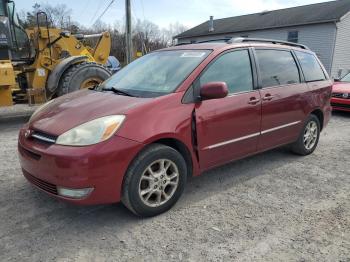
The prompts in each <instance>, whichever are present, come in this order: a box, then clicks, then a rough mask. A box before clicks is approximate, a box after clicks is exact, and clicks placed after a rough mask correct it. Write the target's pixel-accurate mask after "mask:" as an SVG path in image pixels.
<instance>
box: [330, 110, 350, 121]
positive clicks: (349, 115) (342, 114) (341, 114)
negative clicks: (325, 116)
mask: <svg viewBox="0 0 350 262" xmlns="http://www.w3.org/2000/svg"><path fill="white" fill-rule="evenodd" d="M332 115H333V116H337V117H342V118H347V119H349V118H350V112H345V111H333V112H332Z"/></svg>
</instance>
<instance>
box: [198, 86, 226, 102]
mask: <svg viewBox="0 0 350 262" xmlns="http://www.w3.org/2000/svg"><path fill="white" fill-rule="evenodd" d="M227 95H228V88H227V84H226V83H225V82H209V83H206V84H204V85H202V86H201V90H200V96H201V99H202V100H209V99H219V98H224V97H226V96H227Z"/></svg>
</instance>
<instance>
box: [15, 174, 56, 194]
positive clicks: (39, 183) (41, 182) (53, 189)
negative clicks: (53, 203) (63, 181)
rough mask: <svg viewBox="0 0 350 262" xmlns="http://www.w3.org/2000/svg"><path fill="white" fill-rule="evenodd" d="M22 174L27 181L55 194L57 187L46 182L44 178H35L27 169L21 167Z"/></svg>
mask: <svg viewBox="0 0 350 262" xmlns="http://www.w3.org/2000/svg"><path fill="white" fill-rule="evenodd" d="M22 171H23V174H24V176H25V177H26V178H27V179H28V181H29V182H31V183H32V184H33V185H35V186H37V187H39V188H40V189H42V190H44V191H46V192H48V193H51V194H54V195H57V194H58V193H57V187H56V185H54V184H51V183H48V182H46V181H44V180H41V179H39V178H36V177H35V176H32V175H31V174H29V173H28V172H27V171H25V170H24V169H22Z"/></svg>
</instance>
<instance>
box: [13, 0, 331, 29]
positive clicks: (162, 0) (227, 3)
mask: <svg viewBox="0 0 350 262" xmlns="http://www.w3.org/2000/svg"><path fill="white" fill-rule="evenodd" d="M111 1H112V0H50V1H48V0H15V2H16V8H17V11H20V10H31V7H32V6H33V5H34V3H35V2H38V3H39V4H40V3H50V4H51V5H55V4H59V3H61V4H65V5H67V7H69V8H70V9H72V17H73V20H74V21H77V22H79V23H80V24H82V25H85V26H91V25H92V24H93V23H94V22H95V20H96V19H97V18H98V17H99V15H100V14H101V13H102V12H103V10H104V9H105V8H106V7H107V6H108V4H109V3H110V2H111ZM326 1H327V0H326ZM326 1H325V0H131V4H132V8H131V10H132V16H133V18H136V19H141V20H143V19H147V20H150V21H152V22H153V23H155V24H157V25H159V26H160V27H161V28H166V27H167V26H168V25H169V24H171V23H176V22H179V23H180V24H183V25H185V26H187V27H188V28H191V27H193V26H196V25H198V24H201V23H203V22H204V21H206V20H208V19H209V16H211V15H213V16H214V19H218V18H224V17H230V16H238V15H245V14H250V13H257V12H261V11H266V10H275V9H281V8H287V7H293V6H298V5H306V4H313V3H319V2H326ZM124 2H125V0H114V2H113V4H112V5H111V7H110V8H109V9H108V10H107V12H106V13H105V14H104V15H103V17H102V18H101V20H102V21H103V22H105V23H108V24H114V23H115V21H117V20H119V21H121V20H123V19H124V18H125V15H124V14H125V6H124Z"/></svg>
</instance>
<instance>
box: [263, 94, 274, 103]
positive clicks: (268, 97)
mask: <svg viewBox="0 0 350 262" xmlns="http://www.w3.org/2000/svg"><path fill="white" fill-rule="evenodd" d="M274 97H275V96H272V95H270V94H266V95H265V97H264V98H263V101H271V100H272V99H273V98H274Z"/></svg>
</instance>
